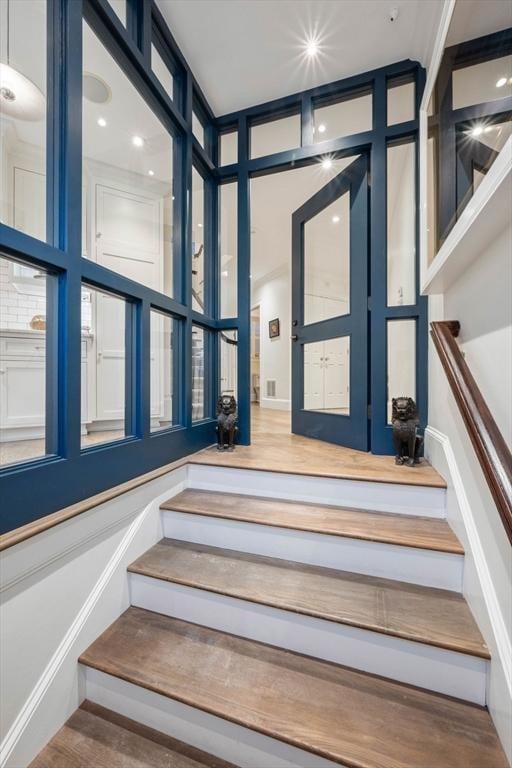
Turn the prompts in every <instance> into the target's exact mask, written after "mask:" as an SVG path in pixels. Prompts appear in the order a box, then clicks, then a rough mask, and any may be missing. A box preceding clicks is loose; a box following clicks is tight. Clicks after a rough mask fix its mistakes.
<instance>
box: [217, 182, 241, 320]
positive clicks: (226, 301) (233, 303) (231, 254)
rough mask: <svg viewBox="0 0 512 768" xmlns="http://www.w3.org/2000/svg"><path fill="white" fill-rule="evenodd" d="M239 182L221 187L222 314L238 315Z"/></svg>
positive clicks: (226, 315)
mask: <svg viewBox="0 0 512 768" xmlns="http://www.w3.org/2000/svg"><path fill="white" fill-rule="evenodd" d="M237 195H238V184H237V183H236V182H234V183H232V184H223V185H222V186H220V187H219V198H220V200H219V208H220V259H219V264H220V316H221V317H236V316H237V315H238V309H237V272H238V270H237V237H238V226H237V225H238V221H237V219H238V216H237V212H238V204H237Z"/></svg>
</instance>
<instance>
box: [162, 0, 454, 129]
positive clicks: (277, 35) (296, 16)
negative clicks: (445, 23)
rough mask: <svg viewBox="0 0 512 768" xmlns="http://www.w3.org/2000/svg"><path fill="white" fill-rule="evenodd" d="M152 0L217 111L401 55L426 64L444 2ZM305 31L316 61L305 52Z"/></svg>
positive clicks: (317, 83)
mask: <svg viewBox="0 0 512 768" xmlns="http://www.w3.org/2000/svg"><path fill="white" fill-rule="evenodd" d="M157 3H158V6H159V7H160V10H161V11H162V14H163V16H164V17H165V19H166V21H167V23H168V25H169V27H170V29H171V32H172V33H173V35H174V37H175V39H176V41H177V43H178V45H179V46H180V48H181V50H182V52H183V54H184V55H185V57H186V59H187V61H188V63H189V66H190V67H191V69H192V71H193V73H194V75H195V77H196V79H197V81H198V82H199V85H200V86H201V88H202V90H203V92H204V94H205V96H206V98H207V99H208V101H209V103H210V106H211V108H212V109H213V111H214V113H215V114H216V115H223V114H226V113H229V112H233V111H236V110H239V109H243V108H244V107H249V106H252V105H254V104H259V103H262V102H266V101H269V100H271V99H275V98H278V97H280V96H286V95H288V94H291V93H295V92H298V91H302V90H304V89H307V88H312V87H315V86H317V85H321V84H323V83H329V82H332V81H334V80H338V79H340V78H344V77H348V76H349V75H353V74H357V73H360V72H366V71H368V70H370V69H374V68H376V67H380V66H384V65H386V64H391V63H393V62H395V61H399V60H401V59H407V58H410V59H415V60H418V61H421V62H422V63H423V64H425V63H426V60H427V57H428V54H429V52H430V50H431V46H432V42H433V37H434V32H435V29H436V26H437V22H438V20H439V17H440V13H441V8H442V0H399V1H398V2H397V0H389V2H387V0H157ZM394 8H396V9H398V18H397V20H396V21H394V22H391V21H390V20H389V13H390V10H391V9H394ZM311 36H315V37H316V38H317V40H318V41H319V44H320V53H319V55H318V57H317V59H316V60H315V61H311V60H307V59H306V57H305V55H304V44H305V41H306V40H307V39H308V37H311Z"/></svg>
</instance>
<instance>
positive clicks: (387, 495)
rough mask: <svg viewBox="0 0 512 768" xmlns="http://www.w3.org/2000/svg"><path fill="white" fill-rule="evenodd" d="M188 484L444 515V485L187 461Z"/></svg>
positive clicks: (192, 486) (313, 500)
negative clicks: (239, 467)
mask: <svg viewBox="0 0 512 768" xmlns="http://www.w3.org/2000/svg"><path fill="white" fill-rule="evenodd" d="M187 483H188V487H189V488H198V489H201V490H207V491H221V492H225V491H226V490H229V492H230V493H241V494H245V495H249V496H262V497H265V498H278V499H291V500H292V501H310V502H313V503H316V504H332V505H334V506H338V507H343V506H345V507H358V508H360V509H369V510H376V511H380V512H395V513H397V514H405V515H420V516H425V517H437V518H441V519H444V518H445V500H446V491H445V489H444V488H431V487H428V486H422V485H399V484H397V483H376V482H367V481H366V480H344V479H342V478H331V477H315V476H309V475H307V476H306V475H294V474H286V473H284V472H265V471H263V470H254V469H237V468H235V467H216V466H209V465H207V464H189V465H188V474H187Z"/></svg>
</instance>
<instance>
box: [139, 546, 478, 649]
mask: <svg viewBox="0 0 512 768" xmlns="http://www.w3.org/2000/svg"><path fill="white" fill-rule="evenodd" d="M162 541H169V542H176V543H177V544H183V543H185V544H190V545H192V546H193V545H194V544H196V545H197V542H183V541H181V540H179V539H169V538H164V539H162ZM197 546H209V545H197ZM210 548H211V549H219V550H220V549H221V548H220V547H210ZM230 551H231V552H233V553H234V554H237V552H236V550H230ZM238 554H245V555H247V554H248V553H243V552H240V553H238ZM143 556H144V555H142V557H143ZM258 557H265V556H258ZM267 559H268V560H279V559H280V558H274V557H268V558H267ZM284 562H293V561H284ZM135 563H136V561H135V562H134V563H131V564H130V565H129V566H128V569H127V570H128V572H129V573H134V574H137V575H139V576H145V577H146V578H150V579H156V580H157V581H163V582H166V583H169V584H178V585H180V586H183V587H190V588H191V589H199V590H202V591H203V592H210V593H212V594H217V595H221V596H223V597H228V598H231V599H233V600H245V601H246V602H248V603H254V604H256V605H264V606H266V607H268V608H273V609H276V610H281V611H285V612H287V613H295V614H298V615H300V616H308V617H310V618H313V619H320V620H323V621H330V622H332V623H333V624H339V625H341V626H349V627H354V628H357V629H361V630H363V631H367V632H375V633H377V634H381V635H385V636H387V637H395V638H398V639H400V640H406V641H409V642H413V643H420V644H421V645H428V646H430V647H433V648H440V649H442V650H445V651H449V652H451V653H462V654H464V655H465V656H470V657H473V658H480V659H483V660H485V661H489V660H490V658H491V655H490V652H489V650H488V648H487V646H485V647H484V648H482V649H472V650H469V649H468V648H462V647H461V646H460V645H459V646H457V645H455V644H450V643H449V642H445V643H443V642H441V641H436V640H435V639H434V638H428V637H424V636H414V635H412V634H410V633H407V632H404V631H402V632H400V631H393V630H391V629H387V628H386V627H382V626H376V625H373V624H371V623H364V622H362V621H356V620H355V619H350V618H340V617H339V616H333V615H329V614H326V613H321V612H319V611H315V610H313V609H310V610H308V609H306V608H301V607H299V606H290V605H286V604H282V603H279V602H278V601H273V600H272V599H271V598H267V599H263V598H257V597H256V596H246V595H243V594H240V593H238V594H237V592H236V590H234V589H233V590H232V591H230V590H228V589H220V588H219V587H216V586H213V585H208V584H205V583H204V582H203V583H201V582H198V581H194V580H193V579H186V578H179V577H176V576H171V575H169V574H167V575H166V574H161V573H156V572H154V571H151V569H150V568H148V567H145V568H143V567H141V566H137V565H136V564H135ZM297 565H298V566H303V565H305V564H304V563H297ZM310 567H316V568H318V569H319V570H326V571H328V570H332V569H328V568H322V566H310ZM356 575H361V576H364V575H365V574H356ZM375 578H378V577H375ZM397 584H408V582H398V581H397ZM414 586H417V585H414ZM426 589H436V588H435V587H430V588H429V587H426ZM438 591H440V592H445V591H446V590H438Z"/></svg>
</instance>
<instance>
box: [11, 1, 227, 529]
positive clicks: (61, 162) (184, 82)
mask: <svg viewBox="0 0 512 768" xmlns="http://www.w3.org/2000/svg"><path fill="white" fill-rule="evenodd" d="M127 9H128V13H127V25H126V28H125V27H124V26H123V24H122V23H121V22H120V20H119V19H118V17H117V16H116V14H115V13H114V11H113V9H112V8H111V6H110V5H109V4H108V2H107V0H72V1H70V0H47V27H48V28H47V34H48V54H47V72H48V74H47V80H48V96H47V102H48V103H47V201H48V202H47V242H41V241H39V240H36V239H35V238H32V237H30V236H28V235H25V234H24V233H22V232H19V231H17V230H15V229H13V228H11V227H9V226H7V225H4V224H0V252H1V253H2V254H3V255H4V256H6V257H7V258H11V259H15V260H19V261H22V262H23V263H25V264H28V265H31V266H36V267H38V268H40V269H42V270H46V271H47V272H48V273H49V274H50V275H51V276H52V279H50V280H48V281H47V284H48V291H47V293H48V300H47V306H48V312H47V322H48V327H47V364H46V369H47V393H48V395H47V400H48V406H47V450H48V451H49V453H48V455H46V456H45V457H43V458H41V459H37V460H33V461H29V462H24V463H20V464H16V465H10V466H6V467H4V468H2V469H0V499H1V513H0V533H3V532H6V531H9V530H11V529H13V528H16V527H18V526H21V525H24V524H27V523H30V522H32V521H34V520H36V519H38V518H40V517H43V516H45V515H47V514H50V513H52V512H54V511H56V510H58V509H61V508H63V507H66V506H68V505H70V504H73V503H76V502H78V501H80V500H82V499H84V498H87V497H90V496H93V495H94V494H96V493H100V492H101V491H104V490H105V489H107V488H110V487H112V486H115V485H118V484H120V483H122V482H125V481H127V480H129V479H131V478H133V477H135V476H137V475H140V474H142V473H144V472H147V471H150V470H152V469H155V468H156V467H159V466H162V465H165V464H167V463H169V462H171V461H173V460H174V459H177V458H179V457H181V456H184V455H186V454H188V453H191V452H192V451H194V450H197V449H199V448H201V447H204V446H206V445H209V444H211V443H212V442H213V441H214V439H215V426H214V420H213V418H212V417H211V414H213V413H214V401H215V396H216V389H217V388H216V384H215V380H214V376H213V375H212V373H211V372H214V371H216V370H217V363H216V344H214V343H213V339H214V338H215V337H216V331H217V329H218V326H219V323H218V322H217V320H216V312H217V305H216V299H215V288H214V282H215V276H216V268H215V264H216V261H215V260H216V255H215V252H214V247H213V246H214V243H215V234H214V233H215V226H216V225H215V221H216V183H217V181H216V170H215V165H214V160H213V159H212V158H211V157H210V156H209V154H208V152H207V151H206V150H204V149H203V148H202V147H201V146H200V145H199V143H198V142H197V140H196V139H195V137H194V136H193V135H192V105H193V104H195V105H196V107H197V109H198V110H200V111H201V118H202V121H203V124H204V126H205V131H206V133H207V136H208V141H209V145H208V146H209V147H212V148H213V147H214V146H215V144H216V125H215V118H214V116H213V113H212V112H211V109H210V108H209V106H208V104H207V102H206V99H205V98H204V96H203V94H202V92H201V89H200V88H199V86H198V84H197V82H196V81H195V79H194V77H193V74H192V72H191V71H190V68H189V67H188V64H187V62H186V60H185V59H184V57H183V56H182V54H181V52H180V50H179V48H178V46H177V45H176V43H175V41H174V39H173V37H172V35H171V33H170V31H169V30H168V28H167V25H166V23H165V21H164V19H163V18H162V16H161V14H160V12H159V10H158V8H157V7H156V5H155V4H154V3H153V2H151V1H148V0H128V5H127ZM83 20H85V21H86V22H87V24H88V25H89V26H90V27H91V29H92V30H93V32H94V33H95V34H96V35H97V36H98V37H99V39H100V40H101V42H102V43H103V44H104V45H105V47H106V48H107V50H108V51H109V53H110V54H111V56H112V57H113V58H114V59H115V61H116V62H117V64H118V65H119V66H120V67H121V68H122V69H123V71H124V72H125V74H126V75H127V76H128V78H129V79H130V81H131V82H132V84H133V85H134V86H135V87H136V88H137V90H138V91H139V93H140V94H141V95H142V97H143V98H144V100H145V102H146V104H147V105H148V108H150V109H152V110H153V111H154V112H155V114H156V115H157V117H158V118H159V119H160V121H161V122H162V124H163V125H164V127H165V128H166V129H167V130H168V132H169V133H170V134H171V136H172V137H173V140H174V158H173V159H174V167H175V188H174V190H173V192H174V195H175V198H176V201H175V221H174V224H175V227H174V228H175V232H176V236H175V239H174V253H175V254H176V258H175V259H174V264H175V274H174V283H175V286H174V288H175V291H174V298H171V297H169V296H167V295H165V294H163V293H159V292H157V291H154V290H151V289H149V288H147V287H145V286H142V285H140V284H138V283H136V282H134V281H132V280H129V279H127V278H125V277H123V276H122V275H119V274H116V273H114V272H112V271H111V270H108V269H106V268H105V267H102V266H101V265H99V264H97V263H95V262H93V261H90V260H88V259H86V258H84V257H83V256H82V253H81V228H82V222H81V217H82V209H81V194H82V191H81V168H82V147H81V135H82V125H81V116H82V24H83ZM152 42H153V43H155V44H156V46H157V48H158V51H159V53H160V55H161V56H162V58H163V59H164V61H165V63H166V65H167V66H168V67H169V69H170V71H171V72H172V74H173V77H174V83H173V90H174V98H173V99H171V98H170V96H169V94H168V93H166V91H165V89H164V88H163V86H162V84H161V83H160V81H159V80H158V78H157V77H156V75H155V74H154V73H153V72H152V70H151V43H152ZM192 164H194V166H195V167H197V168H198V170H200V172H201V174H202V175H203V177H204V178H205V188H206V189H207V194H206V207H205V220H206V221H208V222H209V225H208V232H207V233H206V236H207V237H208V240H209V244H210V249H209V253H210V257H209V261H208V262H207V264H206V268H207V270H208V275H209V289H208V290H209V294H210V295H209V297H208V300H207V303H206V306H205V310H206V312H205V314H202V313H198V312H196V311H194V310H193V309H192V299H191V294H192V290H191V289H192V281H191V269H192V253H191V249H192V230H191V226H192V225H191V201H192V190H191V182H192ZM84 283H85V284H87V285H89V286H91V287H92V288H98V289H100V290H104V291H107V292H110V293H113V294H115V295H118V296H119V297H121V298H123V299H125V300H126V424H125V431H126V437H125V438H124V439H122V440H119V441H116V442H115V443H110V444H103V445H100V446H95V447H91V448H87V449H86V450H81V447H80V366H81V359H80V344H81V335H80V330H81V317H80V309H81V302H80V292H81V286H82V284H84ZM152 309H154V310H157V311H159V312H162V313H164V314H167V315H170V316H172V317H174V318H176V319H177V320H178V323H179V324H178V339H177V350H176V353H175V354H176V360H177V366H176V371H175V378H174V381H173V390H174V391H175V392H176V394H177V409H178V412H177V415H176V421H177V425H176V426H172V427H170V428H169V429H166V430H161V431H158V432H153V433H151V432H150V366H149V359H150V357H149V356H150V343H151V342H150V312H151V310H152ZM193 323H195V324H197V325H200V326H201V327H203V328H204V329H205V330H206V331H207V332H208V333H207V338H208V340H209V341H208V348H207V350H206V355H207V360H208V363H207V365H208V370H209V373H208V376H207V377H206V378H205V387H206V389H205V403H206V413H207V414H210V416H208V417H207V418H205V419H203V420H202V421H201V422H198V423H194V424H193V423H192V420H191V375H192V366H191V345H192V324H193Z"/></svg>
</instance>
